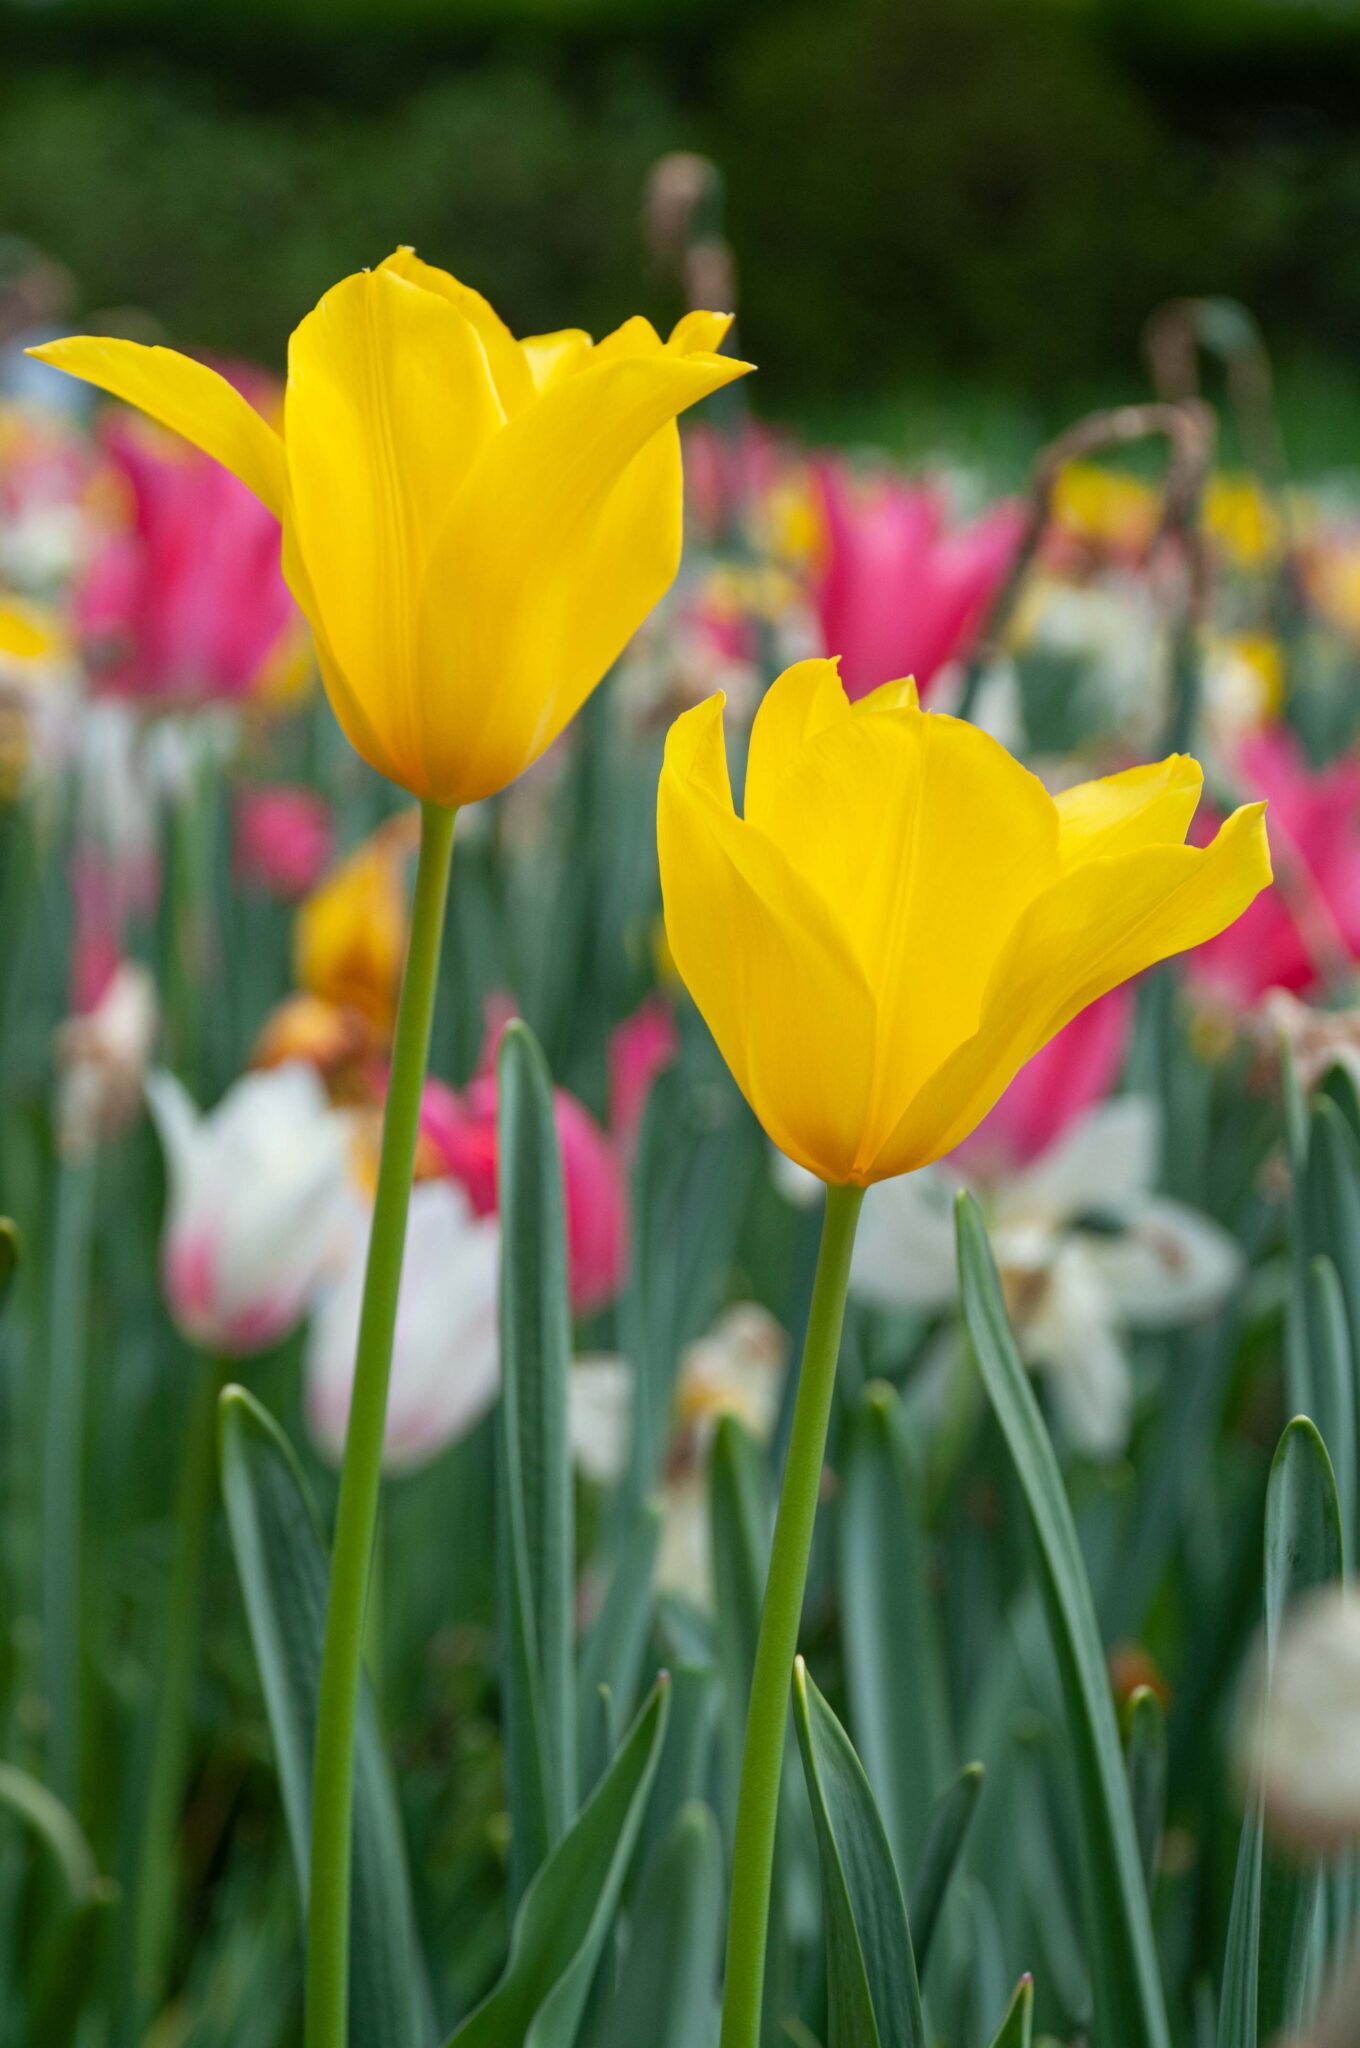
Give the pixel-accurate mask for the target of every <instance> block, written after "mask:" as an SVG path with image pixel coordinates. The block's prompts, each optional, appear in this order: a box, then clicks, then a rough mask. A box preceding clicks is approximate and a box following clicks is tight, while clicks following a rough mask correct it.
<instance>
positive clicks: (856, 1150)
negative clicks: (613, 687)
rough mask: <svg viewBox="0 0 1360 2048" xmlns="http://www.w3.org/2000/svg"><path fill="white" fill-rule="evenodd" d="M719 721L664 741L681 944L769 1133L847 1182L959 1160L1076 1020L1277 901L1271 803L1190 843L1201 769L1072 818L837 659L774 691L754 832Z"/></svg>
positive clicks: (827, 1175)
mask: <svg viewBox="0 0 1360 2048" xmlns="http://www.w3.org/2000/svg"><path fill="white" fill-rule="evenodd" d="M722 710H723V699H722V696H721V695H718V696H715V697H710V698H709V700H708V701H707V703H704V704H700V705H698V706H696V707H695V709H694V710H692V711H687V712H686V713H685V714H684V716H683V717H681V718H679V719H677V720H676V722H675V724H674V725H673V726H672V727H671V731H670V735H669V737H668V739H667V742H666V756H665V762H664V765H663V768H662V773H661V787H660V793H659V799H658V820H657V823H658V840H659V847H660V856H661V886H662V894H663V897H664V901H665V911H666V931H667V935H668V937H669V940H670V947H671V952H672V953H673V955H674V957H675V963H676V966H677V967H678V969H679V971H680V974H681V976H682V977H683V979H684V981H685V983H686V984H687V986H688V988H689V991H690V993H691V995H692V996H693V997H694V1000H695V1002H696V1003H697V1004H698V1006H699V1009H700V1011H701V1012H702V1013H703V1016H704V1017H705V1019H706V1020H707V1022H708V1025H709V1028H710V1030H711V1031H712V1033H713V1036H714V1037H715V1039H716V1040H717V1042H718V1046H719V1048H720V1050H721V1052H722V1054H723V1057H724V1058H725V1059H726V1061H727V1064H728V1066H729V1067H730V1068H731V1070H732V1073H733V1075H734V1077H735V1078H736V1081H737V1083H738V1086H739V1087H740V1088H741V1090H742V1093H743V1094H744V1095H745V1097H746V1099H747V1101H748V1102H749V1103H750V1105H751V1107H752V1109H753V1110H754V1111H755V1113H756V1115H757V1117H758V1118H759V1119H760V1121H761V1123H762V1124H763V1125H764V1127H765V1129H766V1131H767V1132H768V1133H769V1135H770V1137H771V1138H772V1139H773V1140H774V1142H775V1144H776V1145H778V1146H779V1148H780V1149H781V1151H783V1152H785V1153H787V1154H788V1156H789V1157H790V1158H791V1159H794V1160H796V1161H797V1162H798V1164H799V1165H801V1166H805V1167H808V1168H810V1170H811V1171H812V1172H813V1173H815V1174H817V1175H819V1176H820V1177H821V1178H822V1179H823V1180H825V1181H828V1182H831V1183H834V1184H843V1183H853V1184H854V1185H855V1186H858V1187H867V1186H869V1185H871V1184H872V1183H873V1182H875V1181H879V1180H886V1179H888V1178H890V1177H891V1176H893V1175H894V1174H899V1173H909V1172H911V1171H912V1170H913V1169H914V1168H916V1167H918V1166H925V1165H927V1164H928V1163H929V1162H930V1161H931V1160H933V1159H938V1158H939V1157H940V1156H941V1155H942V1154H943V1153H946V1152H949V1151H951V1150H952V1149H953V1148H954V1146H955V1145H957V1144H959V1142H960V1141H961V1140H962V1139H963V1138H965V1137H967V1135H968V1133H969V1132H970V1131H971V1130H972V1129H973V1128H974V1126H975V1125H976V1124H978V1123H979V1122H980V1121H981V1119H982V1118H983V1117H984V1116H985V1115H986V1113H987V1111H988V1110H989V1109H990V1108H991V1106H992V1104H993V1103H994V1102H995V1101H996V1099H997V1097H998V1096H999V1095H1000V1094H1001V1093H1002V1091H1003V1089H1004V1088H1005V1087H1006V1086H1007V1084H1008V1082H1009V1081H1010V1080H1011V1079H1012V1077H1013V1076H1014V1075H1015V1073H1016V1072H1017V1070H1018V1069H1019V1068H1020V1067H1021V1066H1023V1064H1024V1063H1025V1061H1026V1060H1027V1059H1029V1058H1030V1057H1031V1056H1032V1055H1033V1054H1034V1053H1036V1052H1038V1050H1039V1048H1040V1047H1041V1046H1043V1045H1045V1044H1046V1043H1047V1041H1048V1040H1049V1039H1050V1038H1052V1037H1053V1036H1054V1034H1055V1033H1056V1032H1058V1031H1060V1030H1061V1029H1062V1027H1063V1025H1064V1024H1066V1023H1067V1022H1068V1021H1069V1020H1070V1019H1071V1018H1072V1017H1074V1016H1075V1015H1076V1014H1077V1012H1078V1011H1079V1010H1081V1009H1084V1008H1085V1007H1086V1005H1087V1004H1088V1003H1091V1002H1094V1001H1095V999H1096V997H1097V996H1101V995H1103V994H1104V993H1105V991H1106V990H1107V989H1110V988H1113V987H1114V986H1115V985H1116V983H1118V982H1121V981H1126V980H1127V979H1128V978H1129V977H1130V976H1131V975H1134V974H1137V973H1138V972H1139V970H1140V969H1142V968H1144V967H1148V966H1150V965H1151V964H1152V963H1153V962H1154V961H1156V960H1163V959H1166V958H1167V957H1168V955H1170V954H1172V953H1178V952H1182V951H1183V950H1184V949H1185V948H1186V947H1188V946H1194V945H1198V944H1199V943H1200V942H1201V941H1202V940H1204V939H1208V938H1211V937H1212V936H1213V934H1214V933H1215V932H1219V931H1222V929H1223V927H1224V926H1225V925H1228V924H1231V923H1232V921H1233V919H1234V918H1236V917H1237V916H1239V915H1240V914H1241V912H1242V911H1243V910H1245V909H1246V907H1247V905H1248V904H1249V903H1250V902H1251V900H1252V898H1253V897H1254V896H1255V895H1256V894H1257V892H1258V891H1259V890H1260V889H1262V888H1264V886H1265V885H1266V883H1268V882H1269V880H1270V855H1269V850H1268V847H1267V844H1266V835H1265V824H1264V819H1263V816H1262V813H1263V811H1264V808H1265V807H1264V805H1262V804H1251V805H1247V806H1245V807H1244V808H1243V809H1241V810H1238V811H1235V812H1234V813H1233V815H1232V816H1231V817H1230V818H1229V819H1228V821H1227V823H1226V824H1224V825H1223V826H1222V828H1221V829H1220V831H1219V832H1218V834H1217V837H1216V838H1215V839H1214V840H1213V842H1212V844H1211V845H1209V846H1207V847H1204V848H1198V847H1192V846H1186V845H1185V844H1184V840H1185V835H1186V831H1187V829H1188V827H1189V824H1190V820H1191V818H1192V816H1193V814H1194V810H1195V806H1196V803H1197V801H1198V798H1199V793H1200V787H1201V782H1202V775H1201V771H1200V768H1199V765H1198V763H1196V762H1195V761H1192V760H1190V759H1188V758H1187V757H1186V756H1184V755H1179V754H1177V755H1172V757H1171V758H1170V759H1169V760H1166V761H1162V762H1159V763H1157V764H1156V765H1155V766H1152V767H1145V768H1133V769H1130V770H1128V771H1127V772H1126V773H1124V774H1122V775H1111V776H1107V777H1106V778H1105V779H1104V780H1102V781H1098V782H1088V783H1083V784H1082V785H1081V786H1080V787H1078V788H1075V789H1068V790H1065V791H1063V793H1062V794H1061V795H1059V796H1057V797H1052V796H1050V795H1049V793H1048V791H1047V790H1046V789H1045V788H1044V786H1043V784H1042V783H1041V782H1040V781H1039V780H1038V778H1037V777H1036V776H1034V775H1031V774H1030V772H1029V771H1028V769H1026V768H1024V767H1022V766H1021V765H1020V763H1019V762H1018V761H1016V760H1014V759H1013V758H1012V756H1011V755H1010V754H1008V753H1007V752H1006V750H1005V748H1004V747H1002V746H1001V745H1000V744H999V743H998V742H997V741H996V740H994V739H992V738H990V737H989V736H988V735H987V734H986V733H984V732H981V731H979V730H978V729H977V728H976V727H975V726H972V725H968V724H965V723H964V722H963V721H961V720H959V719H955V718H948V717H944V716H942V715H940V714H939V713H933V712H923V711H922V710H920V709H919V707H918V705H917V702H916V692H915V689H914V687H913V686H912V685H911V684H910V683H890V684H887V685H886V686H885V687H884V688H883V689H880V690H877V691H875V692H873V693H872V694H871V695H870V696H867V697H864V698H862V699H861V700H860V701H859V702H858V703H856V704H855V705H853V706H852V705H850V704H849V703H848V702H847V701H846V697H845V693H844V691H843V690H842V688H841V684H840V679H839V676H838V674H837V668H836V663H835V662H834V661H820V660H817V661H804V662H799V663H798V664H797V665H796V666H795V667H793V668H791V669H788V670H786V671H785V673H784V674H783V675H782V676H780V678H779V679H778V681H777V682H776V683H774V684H773V686H772V687H771V689H770V691H769V693H768V695H767V696H766V697H765V699H764V700H763V702H762V704H761V706H760V709H759V711H758V712H757V714H756V719H755V723H754V726H753V728H752V731H751V745H750V754H749V759H748V763H747V770H746V794H745V804H744V811H745V815H744V816H738V814H737V812H736V810H735V809H734V807H733V803H732V792H731V786H730V783H729V780H728V773H727V760H726V754H725V750H724V746H723V720H722Z"/></svg>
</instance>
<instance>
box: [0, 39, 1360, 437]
mask: <svg viewBox="0 0 1360 2048" xmlns="http://www.w3.org/2000/svg"><path fill="white" fill-rule="evenodd" d="M674 148H694V149H700V150H704V151H707V152H709V153H711V155H712V156H713V157H714V158H715V159H716V160H717V161H718V162H719V163H720V164H721V165H722V167H723V170H724V172H725V175H726V181H727V224H728V229H729V232H730V235H731V239H732V241H733V243H734V244H735V247H736V249H737V252H738V255H739V260H740V304H741V315H742V328H743V333H742V343H743V347H744V348H745V350H746V351H747V352H748V353H750V354H752V355H754V357H755V359H756V360H757V361H758V362H759V364H760V366H761V373H762V374H761V385H762V390H761V394H760V398H761V403H762V404H763V405H764V406H765V407H766V408H767V409H770V408H777V409H780V410H783V411H795V412H803V413H806V414H809V415H810V416H811V418H812V420H813V421H814V423H816V424H823V423H824V421H826V420H832V421H835V422H836V423H837V424H838V425H839V426H840V428H841V429H842V430H843V431H846V432H850V433H855V432H859V431H871V430H873V429H874V428H875V427H876V426H877V425H879V424H880V423H881V422H883V421H885V420H886V421H887V422H889V424H890V425H891V423H892V422H893V420H894V419H895V418H897V417H899V416H900V415H901V414H902V413H903V412H905V411H910V412H911V414H912V417H913V419H914V420H915V421H916V422H917V430H918V431H928V430H929V428H930V425H931V423H932V421H933V419H934V418H935V412H934V411H933V410H932V407H933V406H934V405H936V403H937V402H938V405H939V406H940V407H943V409H944V412H945V413H946V414H947V413H948V409H949V397H950V394H951V393H953V392H954V391H956V390H957V389H959V388H964V387H966V388H968V389H969V390H970V391H972V392H974V393H976V392H978V391H988V392H993V393H996V394H999V395H1000V400H999V402H1001V403H1002V404H1003V407H1009V408H1011V411H1012V412H1013V413H1014V412H1015V411H1016V409H1017V408H1018V409H1020V411H1022V412H1023V421H1022V423H1021V424H1019V425H1017V428H1016V436H1017V441H1018V442H1019V443H1021V444H1023V443H1024V442H1026V441H1028V439H1029V437H1030V434H1031V431H1032V430H1033V429H1035V428H1042V427H1044V426H1046V425H1048V424H1050V423H1056V422H1057V421H1058V420H1059V419H1060V418H1061V417H1063V416H1064V415H1065V414H1068V413H1070V412H1071V410H1072V409H1073V407H1074V405H1076V404H1078V403H1083V402H1087V401H1088V400H1090V401H1093V400H1095V399H1097V398H1105V397H1108V396H1110V395H1116V396H1120V395H1132V394H1133V393H1134V392H1137V391H1139V390H1141V389H1142V388H1143V384H1144V379H1143V373H1142V370H1141V366H1140V361H1139V332H1140V328H1141V325H1142V322H1143V320H1144V318H1145V316H1146V315H1147V313H1148V312H1149V311H1150V309H1151V308H1152V307H1153V306H1154V305H1156V304H1157V303H1158V302H1159V301H1160V300H1162V299H1164V298H1166V297H1167V296H1168V295H1171V294H1177V293H1201V292H1226V293H1230V294H1232V295H1234V296H1236V297H1238V298H1240V299H1243V300H1244V301H1246V302H1247V303H1248V304H1249V305H1250V306H1251V307H1252V308H1253V309H1254V310H1255V312H1256V313H1257V314H1258V316H1259V317H1260V319H1261V321H1262V322H1263V324H1264V327H1265V330H1266V332H1267V335H1268V337H1269V338H1270V341H1271V344H1272V347H1273V348H1274V350H1275V352H1276V355H1277V359H1278V360H1279V361H1280V362H1281V363H1282V365H1283V369H1284V384H1285V390H1286V417H1287V424H1288V422H1289V417H1290V415H1291V414H1297V415H1299V416H1300V417H1301V418H1302V420H1303V428H1302V431H1303V432H1304V433H1305V434H1306V435H1307V436H1308V438H1309V441H1310V446H1309V447H1308V448H1307V449H1306V450H1303V451H1300V450H1298V449H1297V448H1296V450H1295V453H1296V455H1299V454H1305V455H1306V456H1307V457H1309V458H1310V459H1311V460H1312V461H1314V462H1320V461H1322V462H1325V461H1326V460H1327V458H1328V456H1329V454H1330V455H1331V456H1332V459H1333V460H1335V459H1336V456H1337V454H1338V453H1339V452H1340V451H1341V449H1342V448H1343V447H1345V448H1350V447H1360V415H1357V414H1356V413H1355V411H1354V409H1353V401H1351V400H1350V398H1349V396H1348V392H1349V385H1350V381H1351V379H1350V371H1351V363H1352V359H1353V355H1354V352H1355V345H1356V337H1357V336H1358V335H1360V6H1357V5H1356V4H1353V0H835V4H831V0H816V4H806V0H747V4H744V5H733V4H730V0H729V4H722V0H273V4H272V5H261V4H258V0H257V4H256V5H253V6H251V5H242V4H241V0H192V4H191V5H186V4H182V0H180V4H170V0H0V232H8V233H10V234H17V235H19V236H22V237H25V238H28V239H29V240H31V241H33V242H36V243H39V244H41V245H42V246H43V247H44V248H46V249H47V250H49V251H50V252H51V253H53V254H54V255H56V256H58V257H60V258H61V259H62V260H63V261H64V262H65V263H66V264H67V265H69V266H70V268H71V269H72V271H73V272H74V273H75V276H76V278H77V279H78V282H79V289H80V294H81V298H82V301H83V309H84V310H86V311H90V310H94V309H99V308H103V307H110V306H113V305H120V306H121V305H127V304H130V303H133V304H138V305H141V306H144V307H146V308H148V309H150V310H151V311H152V312H153V313H154V314H155V315H156V316H157V317H158V319H159V320H160V321H161V322H162V323H163V324H164V327H165V328H166V330H167V331H168V332H170V333H171V334H173V336H174V337H175V339H176V340H177V341H179V342H181V343H184V344H188V345H199V346H206V347H213V348H221V349H231V350H239V351H244V352H246V353H249V354H252V355H255V356H257V357H259V358H261V359H263V360H265V361H277V360H278V359H279V358H280V355H281V345H282V341H283V337H284V336H285V335H286V333H287V331H288V329H289V328H290V326H292V325H293V324H294V322H295V321H296V320H297V318H298V317H299V315H300V314H301V313H302V312H303V311H304V310H305V309H306V307H307V306H308V305H309V304H310V303H311V302H312V301H313V300H314V299H315V297H316V296H317V294H318V293H319V292H320V291H321V290H322V289H323V288H324V287H325V286H326V285H327V284H328V283H329V282H331V281H332V280H333V279H334V278H336V277H337V276H339V275H340V274H342V273H343V272H344V271H346V270H348V269H351V268H354V267H356V266H358V265H360V264H363V263H367V262H372V261H376V260H377V259H378V258H379V257H380V256H381V255H382V254H384V253H385V252H386V250H387V249H388V248H389V247H390V246H391V245H392V244H393V243H394V242H396V241H398V240H402V241H412V242H414V243H416V244H417V246H418V247H419V248H420V249H421V251H422V253H424V254H425V255H427V256H428V257H430V258H432V259H434V260H436V261H438V262H441V263H444V264H447V265H449V266H450V267H452V268H454V269H457V270H459V271H460V272H462V273H463V274H464V275H466V276H468V277H469V278H472V279H475V280H476V281H477V282H478V284H480V285H482V286H484V287H485V288H486V289H487V291H488V292H489V293H490V295H491V296H492V297H493V298H494V299H496V300H497V302H498V303H499V304H501V305H502V307H503V308H504V310H505V311H506V313H507V314H508V316H509V317H510V318H511V320H512V321H513V322H514V323H515V324H516V325H517V326H519V327H521V328H544V327H552V326H558V325H564V324H568V323H580V324H583V325H586V326H590V327H593V328H595V329H596V330H598V329H600V328H601V327H602V326H605V325H607V324H609V323H611V322H612V321H614V320H616V319H617V318H618V317H619V316H620V315H622V314H623V313H625V312H627V311H629V310H631V309H632V308H633V306H634V305H635V304H636V303H638V302H639V301H641V302H642V303H644V304H647V305H648V308H649V310H651V311H652V312H653V313H654V314H656V315H657V316H658V317H665V316H667V315H669V314H671V313H673V312H674V310H675V307H674V305H673V304H672V303H670V302H669V294H668V287H667V285H666V283H665V282H664V280H662V279H661V278H659V277H657V276H655V275H648V274H647V270H646V256H645V247H644V237H643V234H642V227H641V194H642V189H643V184H644V179H645V175H646V171H647V168H648V166H649V164H650V163H651V162H652V161H653V160H654V159H655V158H656V157H657V156H658V155H659V154H660V153H662V152H663V151H665V150H668V149H674ZM1300 394H1302V398H1300V396H1299V395H1300ZM1304 400H1306V403H1305V402H1303V401H1304ZM1352 425H1354V426H1355V427H1356V428H1357V431H1356V432H1355V433H1352V432H1351V431H1350V428H1351V426H1352ZM890 437H891V436H890ZM1333 451H1335V452H1333Z"/></svg>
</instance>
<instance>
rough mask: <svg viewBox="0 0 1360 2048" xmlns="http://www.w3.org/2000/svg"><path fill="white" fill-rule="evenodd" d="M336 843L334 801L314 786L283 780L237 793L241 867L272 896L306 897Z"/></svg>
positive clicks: (245, 878) (249, 880) (240, 870)
mask: <svg viewBox="0 0 1360 2048" xmlns="http://www.w3.org/2000/svg"><path fill="white" fill-rule="evenodd" d="M334 846H335V828H334V825H333V824H332V821H331V813H330V806H329V805H328V804H327V802H326V800H325V798H324V797H321V796H318V795H317V794H316V792H315V791H314V790H310V789H300V788H298V787H296V786H295V785H292V784H289V783H282V782H279V783H270V784H267V785H266V786H264V787H262V788H257V789H246V790H243V791H242V792H241V795H240V796H239V797H238V798H237V802H236V872H237V874H238V876H239V877H240V879H241V880H242V881H243V882H247V883H253V884H254V885H255V886H256V887H257V888H261V889H264V890H266V891H267V892H268V893H269V894H270V895H271V896H281V897H283V898H284V900H285V901H287V902H294V901H296V900H297V898H298V897H300V896H305V895H306V894H307V891H308V890H309V889H311V888H314V887H315V885H316V883H317V882H318V881H319V880H320V879H321V876H322V874H323V873H324V872H325V870H326V868H327V867H329V865H330V860H331V855H332V852H333V851H334Z"/></svg>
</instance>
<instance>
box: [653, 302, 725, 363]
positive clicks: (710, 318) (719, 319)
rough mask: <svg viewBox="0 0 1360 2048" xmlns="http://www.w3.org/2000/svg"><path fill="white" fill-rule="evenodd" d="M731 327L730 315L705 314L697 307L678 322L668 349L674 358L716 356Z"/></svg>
mask: <svg viewBox="0 0 1360 2048" xmlns="http://www.w3.org/2000/svg"><path fill="white" fill-rule="evenodd" d="M731 325H732V315H731V314H730V313H705V312H703V311H702V310H700V309H699V308H698V307H695V308H694V309H693V310H692V311H691V312H688V313H686V314H684V315H683V316H682V318H680V319H679V320H677V321H676V323H675V325H674V327H672V329H671V331H670V336H669V338H668V340H667V342H666V349H667V351H668V353H669V354H671V355H673V356H690V355H716V354H717V353H718V350H719V349H720V348H721V347H722V345H723V343H724V341H725V340H726V339H727V332H728V329H729V328H730V327H731Z"/></svg>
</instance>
